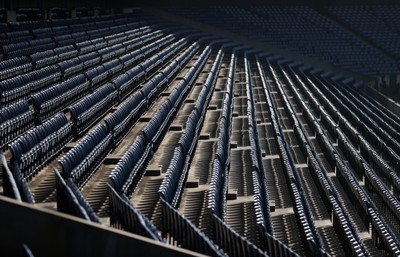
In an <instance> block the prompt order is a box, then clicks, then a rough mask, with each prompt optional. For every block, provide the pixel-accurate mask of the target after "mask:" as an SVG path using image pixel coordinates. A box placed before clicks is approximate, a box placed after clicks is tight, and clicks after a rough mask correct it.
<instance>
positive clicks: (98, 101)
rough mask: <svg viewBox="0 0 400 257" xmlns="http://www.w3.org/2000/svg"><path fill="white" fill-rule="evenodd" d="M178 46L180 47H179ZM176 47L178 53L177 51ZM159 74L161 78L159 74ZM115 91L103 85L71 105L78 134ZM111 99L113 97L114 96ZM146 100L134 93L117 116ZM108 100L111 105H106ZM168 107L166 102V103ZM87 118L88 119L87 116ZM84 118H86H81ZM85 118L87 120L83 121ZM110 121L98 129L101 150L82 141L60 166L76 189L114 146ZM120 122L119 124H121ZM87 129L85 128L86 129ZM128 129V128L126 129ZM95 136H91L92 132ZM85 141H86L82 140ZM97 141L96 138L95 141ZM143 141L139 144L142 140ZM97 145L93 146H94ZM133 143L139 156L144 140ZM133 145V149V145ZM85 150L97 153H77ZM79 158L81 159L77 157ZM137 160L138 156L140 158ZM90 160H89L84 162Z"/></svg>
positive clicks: (108, 85) (99, 113)
mask: <svg viewBox="0 0 400 257" xmlns="http://www.w3.org/2000/svg"><path fill="white" fill-rule="evenodd" d="M182 46H183V45H181V46H180V47H182ZM180 47H178V48H177V49H179V48H180ZM190 51H191V52H192V54H194V51H195V49H190ZM159 74H161V75H163V73H162V72H160V73H159ZM116 93H117V91H116V89H115V88H114V87H113V84H106V85H104V86H103V87H101V88H100V89H98V90H97V91H95V92H94V93H93V94H91V95H89V96H87V97H85V98H84V99H83V100H81V101H79V102H78V103H76V104H74V105H72V106H71V107H70V108H69V111H70V113H71V119H72V120H74V121H75V120H76V121H75V122H76V124H77V126H78V128H79V129H78V131H79V130H80V129H81V128H83V127H82V126H81V127H80V125H82V124H83V123H85V120H86V118H87V119H88V120H89V121H90V120H93V119H95V118H93V117H96V116H97V115H102V113H104V112H103V111H98V110H97V107H98V108H103V107H104V108H107V104H109V103H110V102H111V99H112V98H115V97H116ZM113 95H114V96H113ZM144 97H145V96H144V95H143V94H141V91H139V93H136V94H134V95H133V97H131V98H130V99H129V100H128V101H126V102H125V103H124V104H123V105H122V106H123V107H122V108H120V109H118V110H117V111H116V112H117V113H120V112H121V111H132V109H131V107H133V106H132V105H133V104H140V102H145V101H146V99H145V98H144ZM108 100H110V101H108ZM168 103H169V102H168ZM88 105H92V106H93V108H96V110H94V109H93V108H91V109H87V107H88ZM148 105H151V102H148ZM86 114H87V115H86ZM84 116H85V117H84ZM86 116H87V117H86ZM120 117H121V118H122V117H124V115H122V116H120ZM109 120H110V119H108V118H106V126H104V125H101V131H102V133H100V134H101V135H102V136H99V137H98V140H97V141H99V140H106V142H105V143H104V146H101V147H100V148H101V149H100V150H101V151H98V150H96V149H98V148H99V146H98V145H97V144H94V143H93V144H91V143H88V142H86V141H87V140H82V141H81V142H80V143H79V144H78V145H77V146H76V147H74V148H73V150H71V151H70V152H68V153H67V154H66V155H65V156H64V157H63V158H62V159H61V160H60V163H61V164H62V166H63V172H64V174H65V176H66V177H69V176H72V177H73V181H74V182H75V183H77V184H78V185H79V186H81V185H82V184H83V183H84V181H82V180H85V179H87V177H88V176H90V174H91V173H92V172H94V171H95V169H96V168H97V165H98V163H101V162H102V160H103V159H104V158H105V156H106V154H107V153H108V151H109V150H110V149H111V148H112V147H114V146H115V144H116V142H115V139H114V133H113V132H114V131H113V127H112V126H113V125H115V124H114V123H113V122H110V121H109ZM121 122H122V121H121ZM118 124H119V123H117V125H118ZM85 127H86V126H85ZM128 129H130V128H128ZM127 131H128V130H126V131H124V132H123V134H126V133H127ZM93 133H94V132H93ZM123 136H124V135H121V134H120V135H118V137H121V138H122V137H123ZM85 138H86V137H85ZM96 138H97V137H96ZM141 139H142V140H141ZM97 141H96V142H97ZM141 141H143V144H140V142H141ZM135 142H138V143H139V144H140V145H142V146H141V147H139V148H138V149H135V150H137V151H138V152H136V151H135V154H140V152H139V151H144V150H145V147H144V145H145V144H144V138H143V137H141V136H140V137H138V138H137V140H136V141H135ZM133 145H136V143H134V144H133ZM81 148H82V149H87V151H96V152H95V153H94V154H90V156H88V154H89V152H87V151H86V150H85V151H83V150H80V149H81ZM76 156H80V157H76ZM139 156H140V155H139ZM87 158H89V160H87ZM92 161H95V162H96V163H97V164H96V165H92V164H91V163H90V162H92ZM74 167H77V168H76V169H77V171H76V170H75V168H74Z"/></svg>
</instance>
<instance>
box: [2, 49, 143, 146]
mask: <svg viewBox="0 0 400 257" xmlns="http://www.w3.org/2000/svg"><path fill="white" fill-rule="evenodd" d="M72 49H73V47H72ZM116 62H117V63H118V64H119V65H116ZM120 66H121V64H120V63H119V62H118V61H117V60H113V61H109V62H107V63H105V64H104V65H101V66H98V67H97V68H94V70H95V71H96V72H99V73H100V74H99V75H98V76H96V77H91V76H90V75H91V74H93V72H91V70H89V71H88V72H86V73H85V75H86V76H84V75H77V76H75V77H72V78H70V79H67V80H65V81H64V82H61V83H60V84H55V85H54V86H52V87H50V88H48V89H46V90H43V91H40V92H39V93H36V94H34V95H33V96H32V100H33V107H34V112H35V118H36V121H37V122H41V121H43V120H45V119H47V118H50V117H51V116H52V115H54V114H56V113H57V112H59V111H62V110H64V109H65V108H66V107H68V106H69V105H70V104H72V103H73V102H75V101H76V99H77V98H78V96H79V97H82V96H84V95H86V94H87V93H89V90H90V91H92V90H94V89H95V88H96V87H98V86H97V85H98V83H99V81H101V80H100V78H102V79H106V78H109V77H111V76H113V75H114V73H115V72H118V71H119V68H120ZM53 68H54V66H53ZM107 68H110V70H107ZM111 69H112V70H111ZM41 70H42V71H48V72H47V73H49V74H50V73H51V71H54V70H52V69H49V68H43V69H41ZM128 74H131V73H129V72H128ZM85 77H86V78H85ZM87 79H88V80H89V81H90V82H91V83H90V88H89V84H88V83H89V81H87ZM137 80H138V81H137V82H140V81H141V78H137ZM11 81H13V80H12V79H10V80H9V82H11ZM16 82H17V81H16ZM27 83H28V81H27ZM8 84H9V83H7V84H6V86H7V85H8ZM20 91H21V90H20ZM21 93H24V94H25V93H26V92H22V91H21ZM24 105H26V108H28V105H27V104H26V103H24ZM13 108H15V107H12V106H9V107H7V108H3V109H2V110H3V111H5V112H7V110H8V109H10V110H11V109H13ZM32 111H33V110H29V112H28V110H26V112H28V113H29V115H30V116H29V117H30V118H32V116H31V114H32ZM25 120H26V119H25V118H23V117H16V119H13V121H8V122H2V127H3V128H2V130H1V131H2V135H3V136H2V139H3V142H2V145H3V146H4V145H5V144H6V143H7V142H9V141H10V140H12V139H13V138H15V137H16V136H18V135H20V134H22V132H25V131H26V130H27V127H25V126H24V125H23V124H24V123H25ZM14 123H18V124H19V125H18V126H15V125H13V124H14ZM27 124H30V125H29V126H32V120H31V119H29V122H28V123H27ZM16 129H17V130H16Z"/></svg>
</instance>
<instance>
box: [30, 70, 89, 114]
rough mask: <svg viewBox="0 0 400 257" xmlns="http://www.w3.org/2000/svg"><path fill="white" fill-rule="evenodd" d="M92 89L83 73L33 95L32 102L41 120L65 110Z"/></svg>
mask: <svg viewBox="0 0 400 257" xmlns="http://www.w3.org/2000/svg"><path fill="white" fill-rule="evenodd" d="M89 91H90V83H89V81H87V80H86V78H85V76H84V75H83V74H80V75H77V76H74V77H72V78H71V79H68V80H65V81H63V82H61V83H59V84H56V85H54V86H52V87H49V88H47V89H45V90H42V91H40V92H39V93H36V94H34V95H32V103H33V107H34V109H35V111H36V112H37V113H36V114H37V119H38V121H39V122H41V121H42V120H46V119H48V118H50V117H52V116H53V115H55V114H56V113H58V112H61V111H63V110H64V109H65V108H67V107H68V106H69V105H70V104H72V103H73V102H75V100H76V99H77V98H79V97H84V96H86V95H87V94H88V93H89Z"/></svg>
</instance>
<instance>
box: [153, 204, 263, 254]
mask: <svg viewBox="0 0 400 257" xmlns="http://www.w3.org/2000/svg"><path fill="white" fill-rule="evenodd" d="M161 225H162V230H163V232H165V233H168V234H170V235H171V236H172V238H173V239H174V241H175V242H176V243H177V244H179V245H180V246H181V247H183V248H186V249H189V250H192V251H195V252H198V253H202V254H205V255H207V256H214V257H222V256H226V255H225V254H224V252H223V251H222V250H220V249H219V248H218V246H217V245H215V243H214V242H213V241H211V240H210V239H209V238H208V237H207V236H206V235H204V233H203V232H202V231H200V230H199V229H198V228H197V227H196V226H195V225H194V224H193V223H192V222H190V220H189V219H187V218H186V217H185V216H183V215H182V214H181V213H180V212H179V211H178V210H176V209H175V208H174V207H172V206H171V205H170V204H169V203H168V202H167V201H166V200H164V199H161ZM230 246H231V248H233V247H232V245H230ZM236 247H240V246H238V245H236ZM242 256H245V255H242ZM249 256H257V255H249ZM260 256H262V255H260Z"/></svg>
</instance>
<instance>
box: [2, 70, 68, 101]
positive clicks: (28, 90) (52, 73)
mask: <svg viewBox="0 0 400 257" xmlns="http://www.w3.org/2000/svg"><path fill="white" fill-rule="evenodd" d="M60 79H61V72H60V71H59V70H58V68H57V67H56V66H49V67H45V68H43V69H40V70H37V71H32V72H29V73H25V74H23V75H20V76H17V77H14V78H11V79H8V80H4V81H2V82H0V93H1V106H2V107H4V106H7V105H9V104H11V103H13V102H16V101H18V100H27V99H28V98H29V96H30V94H32V93H33V92H36V91H38V90H40V89H42V88H44V87H46V86H48V85H51V84H53V83H55V82H58V81H59V80H60Z"/></svg>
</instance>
